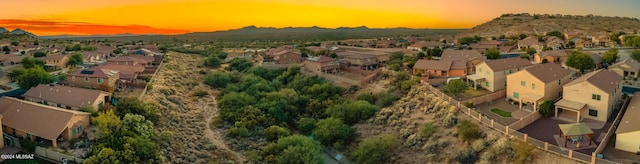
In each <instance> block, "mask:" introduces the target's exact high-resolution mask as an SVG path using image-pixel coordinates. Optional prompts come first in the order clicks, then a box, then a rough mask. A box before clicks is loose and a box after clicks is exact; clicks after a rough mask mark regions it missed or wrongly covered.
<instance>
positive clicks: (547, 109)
mask: <svg viewBox="0 0 640 164" xmlns="http://www.w3.org/2000/svg"><path fill="white" fill-rule="evenodd" d="M538 112H540V114H541V115H542V116H545V117H549V116H551V115H553V114H554V108H553V101H551V100H547V101H544V102H543V103H542V104H540V107H539V109H538Z"/></svg>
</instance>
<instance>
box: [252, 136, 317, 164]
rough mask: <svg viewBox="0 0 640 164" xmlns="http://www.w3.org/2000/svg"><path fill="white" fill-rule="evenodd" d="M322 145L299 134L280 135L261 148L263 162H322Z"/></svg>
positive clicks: (311, 163) (314, 163)
mask: <svg viewBox="0 0 640 164" xmlns="http://www.w3.org/2000/svg"><path fill="white" fill-rule="evenodd" d="M321 150H322V146H321V145H320V143H318V141H315V140H313V139H310V138H308V137H305V136H301V135H293V136H288V137H282V138H280V139H278V142H276V143H270V144H268V145H267V146H265V147H263V148H262V152H261V155H262V156H264V161H263V162H265V163H291V164H293V163H307V164H320V163H322V155H321Z"/></svg>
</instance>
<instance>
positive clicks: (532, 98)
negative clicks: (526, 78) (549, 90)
mask: <svg viewBox="0 0 640 164" xmlns="http://www.w3.org/2000/svg"><path fill="white" fill-rule="evenodd" d="M542 98H544V96H542V95H538V94H535V93H531V92H524V93H522V94H520V100H519V101H520V105H519V106H520V110H522V102H523V100H524V102H531V103H533V111H534V112H537V111H538V109H537V108H538V101H540V100H541V99H542Z"/></svg>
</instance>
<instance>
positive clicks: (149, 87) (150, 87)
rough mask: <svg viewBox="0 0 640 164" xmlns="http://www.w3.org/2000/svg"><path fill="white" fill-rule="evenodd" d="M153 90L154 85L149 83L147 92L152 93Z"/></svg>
mask: <svg viewBox="0 0 640 164" xmlns="http://www.w3.org/2000/svg"><path fill="white" fill-rule="evenodd" d="M152 89H153V84H151V83H149V84H147V91H150V90H152Z"/></svg>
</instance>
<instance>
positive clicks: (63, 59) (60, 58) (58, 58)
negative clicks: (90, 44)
mask: <svg viewBox="0 0 640 164" xmlns="http://www.w3.org/2000/svg"><path fill="white" fill-rule="evenodd" d="M44 62H45V64H44V65H45V66H47V67H53V68H55V69H57V68H64V67H66V66H67V62H69V56H68V55H48V56H47V57H45V58H44Z"/></svg>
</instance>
